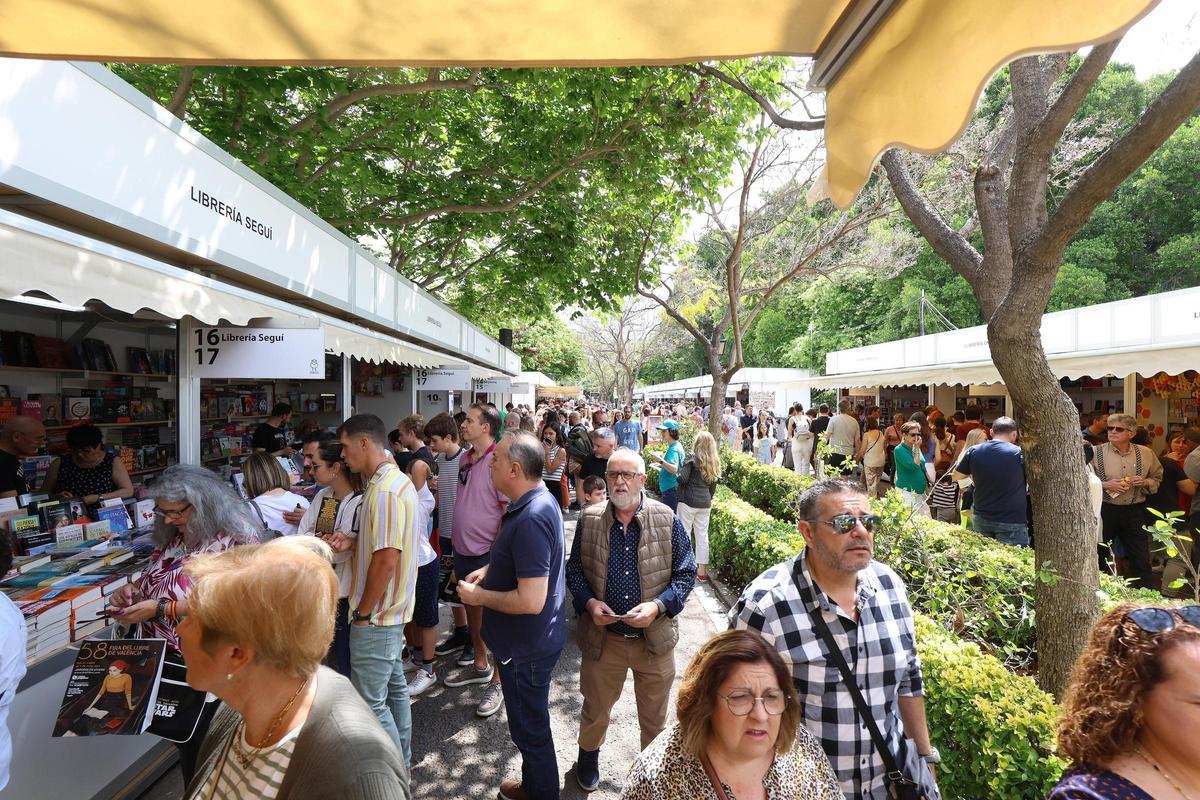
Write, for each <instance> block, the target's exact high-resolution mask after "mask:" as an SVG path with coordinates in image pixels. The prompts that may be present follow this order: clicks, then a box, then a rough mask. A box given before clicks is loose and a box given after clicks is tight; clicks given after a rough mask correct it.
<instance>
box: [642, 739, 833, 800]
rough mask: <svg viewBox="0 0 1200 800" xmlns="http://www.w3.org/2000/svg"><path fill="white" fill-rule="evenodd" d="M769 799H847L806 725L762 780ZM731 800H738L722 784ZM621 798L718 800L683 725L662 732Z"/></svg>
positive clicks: (643, 758)
mask: <svg viewBox="0 0 1200 800" xmlns="http://www.w3.org/2000/svg"><path fill="white" fill-rule="evenodd" d="M763 787H764V788H766V790H767V798H768V800H845V795H843V794H842V790H841V788H840V787H839V786H838V781H837V777H836V776H835V775H834V774H833V768H832V767H830V766H829V759H827V758H826V757H825V751H824V750H822V749H821V745H820V744H819V743H818V742H817V740H816V739H815V738H814V737H813V735H812V734H811V733H809V732H808V729H807V728H805V727H804V726H803V725H801V726H800V729H799V730H798V731H797V732H796V740H795V742H794V743H793V744H792V749H791V750H789V751H788V752H787V753H784V754H782V755H779V756H776V758H775V762H774V763H773V764H772V765H771V769H770V770H768V771H767V775H766V777H765V778H763ZM724 789H725V794H726V795H728V797H729V800H737V798H736V797H734V796H733V792H732V791H730V789H729V787H728V786H724ZM621 798H622V800H717V793H716V792H715V791H714V790H713V786H712V783H711V782H710V781H709V779H708V774H707V773H706V772H705V771H704V765H703V764H701V763H700V759H698V758H696V756H694V755H692V754H691V753H690V752H689V751H688V750H687V749H686V748H685V747H684V746H683V738H682V737H681V736H680V733H679V723H674V724H673V725H671V727H669V728H667V729H666V730H665V731H663V732H662V733H661V734H660V735H659V736H658V738H657V739H655V740H654V741H653V742H651V743H650V746H649V747H647V748H646V749H645V750H643V751H642V754H641V755H639V756H638V757H637V760H635V761H634V762H633V767H631V768H630V770H629V777H628V779H626V781H625V788H624V790H623V791H622V792H621Z"/></svg>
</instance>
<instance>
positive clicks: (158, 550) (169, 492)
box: [109, 464, 259, 783]
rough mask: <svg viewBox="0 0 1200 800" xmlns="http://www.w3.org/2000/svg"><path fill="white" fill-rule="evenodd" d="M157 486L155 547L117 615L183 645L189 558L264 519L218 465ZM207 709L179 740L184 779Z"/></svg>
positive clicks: (221, 547) (169, 476)
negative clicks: (187, 737)
mask: <svg viewBox="0 0 1200 800" xmlns="http://www.w3.org/2000/svg"><path fill="white" fill-rule="evenodd" d="M150 488H151V490H152V491H153V492H154V515H155V516H154V537H153V538H154V546H155V549H154V553H153V554H152V555H151V556H150V563H149V565H147V567H146V569H145V571H144V572H143V573H142V577H141V579H140V580H138V582H137V583H131V584H126V585H125V586H122V587H121V588H120V589H118V590H117V591H115V592H113V593H112V595H111V597H110V598H109V602H110V603H111V604H112V605H113V606H114V607H115V608H116V611H115V612H114V613H113V620H114V621H115V622H118V623H121V624H124V625H140V635H141V637H142V638H145V639H150V638H155V639H166V640H167V647H168V648H169V649H171V650H175V651H178V650H179V634H178V633H177V632H176V625H177V624H178V622H179V620H180V619H182V618H183V617H185V616H187V613H188V610H189V608H188V591H189V589H190V588H191V579H190V578H188V577H187V576H186V575H184V572H183V567H184V566H185V565H186V564H187V562H188V560H189V559H190V558H191V557H192V556H195V555H198V554H200V553H220V552H224V551H225V550H228V549H229V548H231V547H233V546H234V545H237V544H242V543H245V542H253V541H256V540H257V538H258V531H259V522H258V520H257V519H256V518H255V517H253V516H251V514H252V512H251V511H250V510H249V508H248V507H247V506H246V504H245V503H244V502H243V501H242V499H241V498H240V497H238V495H237V492H236V491H235V490H234V488H233V486H232V485H231V484H229V483H227V482H226V481H223V480H221V478H220V477H219V476H218V475H217V474H216V473H215V472H213V471H211V470H208V469H205V468H204V467H197V466H193V465H190V464H176V465H175V466H173V467H168V468H167V469H165V470H163V472H162V474H161V475H160V476H159V477H158V480H156V481H155V482H154V484H153V485H152V486H151V487H150ZM205 709H206V710H205V714H204V715H203V716H202V717H201V718H200V724H199V726H198V728H197V730H196V732H195V734H193V736H192V738H191V740H190V741H188V742H184V743H183V744H179V745H177V747H178V748H179V765H180V770H181V771H182V773H183V778H184V782H185V783H186V782H187V781H189V780H191V777H192V773H193V772H195V769H196V754H197V752H199V747H200V741H201V740H202V739H203V738H204V732H205V730H207V728H208V720H209V719H210V718H211V716H212V713H213V712H214V711H215V710H216V704H215V703H209V704H207V706H206V707H205Z"/></svg>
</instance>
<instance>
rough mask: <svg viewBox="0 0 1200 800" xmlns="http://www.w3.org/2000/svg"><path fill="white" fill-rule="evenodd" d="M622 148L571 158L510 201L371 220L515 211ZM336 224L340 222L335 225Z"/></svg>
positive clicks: (397, 222)
mask: <svg viewBox="0 0 1200 800" xmlns="http://www.w3.org/2000/svg"><path fill="white" fill-rule="evenodd" d="M622 149H623V146H621V145H604V146H603V147H596V148H593V149H592V150H587V151H585V152H583V153H580V154H579V155H577V156H575V157H574V158H572V159H571V160H570V161H568V162H566V163H565V164H563V165H562V166H561V167H558V168H557V169H555V170H553V171H551V172H550V173H548V174H547V175H545V176H544V177H543V178H541V179H540V180H538V181H537V182H536V183H533V184H531V185H530V186H529V187H528V188H527V189H525V191H523V192H520V193H519V194H517V195H514V196H513V197H510V198H509V199H507V200H504V201H502V202H498V203H490V204H481V205H459V204H452V205H445V206H438V207H436V208H429V209H426V210H424V211H418V212H416V213H415V214H406V215H404V216H399V217H379V218H377V219H373V220H371V223H372V224H375V225H387V226H390V227H397V228H403V227H406V226H409V225H416V224H418V223H420V222H424V221H425V220H427V219H431V218H433V217H440V216H443V215H445V214H503V213H506V212H508V211H512V210H513V209H514V208H516V207H517V206H519V205H521V203H524V202H525V201H526V200H528V199H529V198H531V197H533V196H534V195H536V194H537V193H538V192H540V191H542V190H543V189H545V188H546V187H547V186H549V185H550V184H551V183H553V182H554V181H555V180H557V179H558V177H559V176H561V175H562V174H564V173H566V172H569V171H571V170H573V169H575V168H576V167H579V166H582V165H583V164H586V163H587V162H588V161H592V160H594V159H596V158H599V157H600V156H603V155H606V154H608V153H617V152H620V151H621V150H622ZM334 224H337V223H334Z"/></svg>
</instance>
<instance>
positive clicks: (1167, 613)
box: [1125, 606, 1200, 633]
mask: <svg viewBox="0 0 1200 800" xmlns="http://www.w3.org/2000/svg"><path fill="white" fill-rule="evenodd" d="M1177 616H1178V617H1179V619H1181V620H1183V623H1184V624H1185V625H1191V626H1192V627H1193V628H1200V606H1184V607H1183V608H1158V607H1153V608H1137V609H1134V610H1133V611H1129V612H1127V613H1126V614H1125V618H1126V619H1128V620H1129V621H1130V622H1132V623H1133V624H1134V625H1137V626H1138V627H1139V628H1141V629H1142V630H1144V631H1145V632H1146V633H1166V632H1167V631H1169V630H1171V629H1172V628H1174V627H1175V617H1177Z"/></svg>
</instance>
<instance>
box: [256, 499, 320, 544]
mask: <svg viewBox="0 0 1200 800" xmlns="http://www.w3.org/2000/svg"><path fill="white" fill-rule="evenodd" d="M254 503H255V505H257V506H258V508H259V511H261V512H262V515H263V519H265V520H266V521H267V527H268V528H269V529H271V530H273V531H279V532H280V533H281V534H283V535H284V536H295V535H296V531H297V530H298V528H297V526H295V525H293V524H292V523H290V522H286V521H285V520H284V519H283V512H285V511H295V510H296V507H297V506H299V507H300V510H301V511H304V510H306V509H307V508H308V500H306V499H305V498H303V497H301V496H300V495H298V494H292V493H291V492H280V493H279V494H260V495H259V496H258V497H256V498H254ZM250 513H252V514H254V513H255V512H254V510H253V509H251V510H250ZM255 516H257V514H255Z"/></svg>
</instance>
